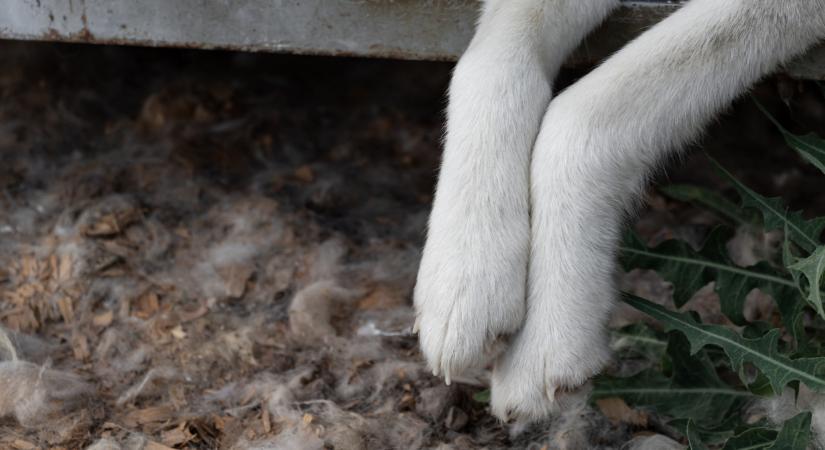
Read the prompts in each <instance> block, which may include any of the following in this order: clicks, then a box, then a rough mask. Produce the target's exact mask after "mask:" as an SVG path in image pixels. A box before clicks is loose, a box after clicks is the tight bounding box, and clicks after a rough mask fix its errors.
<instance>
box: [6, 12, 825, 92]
mask: <svg viewBox="0 0 825 450" xmlns="http://www.w3.org/2000/svg"><path fill="white" fill-rule="evenodd" d="M676 8H678V1H664V0H660V1H656V0H648V1H625V3H624V6H623V7H622V8H621V9H620V10H619V11H618V12H617V13H615V14H614V15H613V16H612V17H611V18H610V19H609V20H608V21H607V23H606V24H605V25H604V26H602V27H601V29H599V30H598V31H597V32H595V33H594V34H593V35H592V36H591V38H590V39H588V40H587V42H586V43H585V44H584V45H582V47H581V48H580V49H579V50H578V51H577V53H576V55H574V56H573V57H572V58H571V59H570V64H571V65H580V64H591V63H593V62H596V61H598V60H600V59H602V58H604V57H605V56H607V55H609V54H610V53H612V52H613V51H615V50H616V49H617V48H619V47H621V46H622V45H623V44H624V43H626V42H627V41H628V40H629V39H631V38H633V37H634V36H636V35H638V34H639V33H640V32H642V31H643V30H644V29H645V28H647V27H649V26H651V25H652V24H654V23H656V22H657V21H659V20H661V19H662V18H663V17H666V16H667V15H668V14H670V13H671V12H673V10H674V9H676ZM477 10H478V1H477V0H3V1H2V2H1V3H0V38H5V39H19V40H35V41H63V42H86V43H95V44H128V45H144V46H168V47H190V48H208V49H212V48H220V49H233V50H246V51H271V52H288V53H307V54H324V55H346V56H372V57H386V58H403V59H430V60H453V59H456V58H457V57H458V55H460V54H461V52H462V50H463V49H464V48H465V47H466V46H467V43H468V42H469V41H470V37H471V36H472V33H473V28H474V22H475V18H476V15H477ZM787 71H788V72H789V73H790V74H792V75H795V76H798V77H801V78H816V79H825V47H823V48H819V49H816V50H815V51H813V52H811V53H810V54H809V55H806V56H805V57H803V58H800V59H799V60H798V61H795V62H794V63H792V64H790V65H789V67H788V68H787Z"/></svg>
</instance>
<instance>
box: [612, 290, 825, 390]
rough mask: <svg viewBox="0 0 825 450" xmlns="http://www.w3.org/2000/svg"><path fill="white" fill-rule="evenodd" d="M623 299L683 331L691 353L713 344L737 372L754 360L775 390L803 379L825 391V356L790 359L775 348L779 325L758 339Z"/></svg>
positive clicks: (635, 299) (668, 326)
mask: <svg viewBox="0 0 825 450" xmlns="http://www.w3.org/2000/svg"><path fill="white" fill-rule="evenodd" d="M623 300H624V301H625V302H626V303H627V304H629V305H630V306H632V307H634V308H636V309H637V310H639V311H641V312H643V313H645V314H647V315H649V316H651V317H653V318H654V319H657V320H659V321H660V322H662V324H663V325H664V326H665V328H666V329H667V330H668V331H670V330H676V331H680V332H681V333H683V334H684V335H685V337H687V339H688V341H689V342H690V347H691V351H692V352H693V353H696V352H698V351H699V350H701V349H702V348H704V347H705V346H708V345H714V346H717V347H719V348H721V349H722V350H723V351H724V352H725V354H727V356H728V359H729V360H730V363H731V367H732V368H733V370H735V371H737V372H739V371H741V370H742V368H743V365H744V364H745V363H751V364H753V365H754V366H755V367H756V368H757V369H759V370H760V371H761V372H762V374H763V375H765V377H766V378H767V379H768V380H769V381H770V384H771V388H772V389H773V391H774V392H781V391H782V389H783V388H784V387H785V386H786V385H788V384H789V383H791V382H794V381H799V382H802V383H804V384H805V385H807V386H808V387H810V388H811V389H814V390H816V391H825V377H823V373H825V358H823V357H819V358H799V359H793V360H792V359H790V358H788V357H787V356H785V355H783V354H781V353H780V352H779V349H778V341H779V330H778V329H773V330H771V331H769V332H768V333H766V334H765V335H764V336H762V337H760V338H758V339H747V338H743V337H741V336H739V335H738V334H736V333H735V332H734V331H732V330H730V329H728V328H725V327H722V326H718V325H706V324H701V323H699V322H697V321H696V319H694V318H693V317H692V316H690V315H689V314H684V313H676V312H673V311H668V310H667V309H665V308H663V307H661V306H659V305H656V304H654V303H651V302H649V301H647V300H644V299H642V298H639V297H636V296H633V295H629V294H625V295H624V296H623Z"/></svg>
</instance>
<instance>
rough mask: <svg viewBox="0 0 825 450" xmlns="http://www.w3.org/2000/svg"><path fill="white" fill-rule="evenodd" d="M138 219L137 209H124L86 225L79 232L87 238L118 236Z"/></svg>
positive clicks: (138, 212)
mask: <svg viewBox="0 0 825 450" xmlns="http://www.w3.org/2000/svg"><path fill="white" fill-rule="evenodd" d="M139 218H140V211H138V210H137V209H126V210H122V211H116V212H113V213H109V214H106V215H104V216H102V217H100V218H99V219H98V220H97V222H95V223H92V224H89V225H87V226H86V227H85V228H84V229H83V230H81V232H82V233H83V234H84V235H86V236H89V237H109V236H114V235H117V234H120V233H121V232H122V231H123V229H124V228H126V227H128V226H129V225H131V224H133V223H135V222H136V221H137V220H138V219H139Z"/></svg>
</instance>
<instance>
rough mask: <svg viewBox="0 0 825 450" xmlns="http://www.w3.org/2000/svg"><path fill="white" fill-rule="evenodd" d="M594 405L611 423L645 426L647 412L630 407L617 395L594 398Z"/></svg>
mask: <svg viewBox="0 0 825 450" xmlns="http://www.w3.org/2000/svg"><path fill="white" fill-rule="evenodd" d="M596 405H597V406H598V407H599V410H601V412H602V414H604V415H605V417H607V418H608V419H610V421H611V422H613V423H626V424H630V425H637V426H641V427H646V426H647V414H645V413H644V412H641V411H637V410H635V409H633V408H631V407H630V406H628V405H627V403H625V401H624V400H622V399H621V398H619V397H610V398H602V399H599V400H596Z"/></svg>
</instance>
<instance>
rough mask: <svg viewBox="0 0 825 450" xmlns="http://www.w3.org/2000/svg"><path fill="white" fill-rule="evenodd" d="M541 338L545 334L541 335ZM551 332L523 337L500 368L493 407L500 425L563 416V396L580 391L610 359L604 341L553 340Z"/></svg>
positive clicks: (581, 337)
mask: <svg viewBox="0 0 825 450" xmlns="http://www.w3.org/2000/svg"><path fill="white" fill-rule="evenodd" d="M537 333H547V334H546V335H543V336H542V335H540V334H537ZM551 334H552V333H551V332H550V331H549V330H530V331H528V332H527V333H519V335H518V336H517V337H516V338H515V341H514V342H513V344H512V346H511V347H510V349H509V350H508V351H507V352H506V353H505V354H504V355H503V356H502V357H501V359H500V360H499V361H498V362H497V363H496V368H495V370H494V371H493V379H492V396H491V399H490V405H491V410H492V413H493V415H495V416H496V417H498V418H499V419H501V420H504V421H507V420H510V419H516V420H520V421H527V422H534V421H538V420H543V419H545V418H547V417H548V416H550V415H551V414H553V413H555V412H557V411H559V408H560V407H563V403H562V404H560V403H559V398H560V396H562V395H563V393H564V392H567V391H571V390H574V389H577V388H579V387H580V386H581V385H583V384H584V383H585V382H587V380H588V379H590V378H591V377H592V376H593V375H595V374H597V373H598V372H599V371H601V369H602V368H603V367H604V366H605V364H606V363H607V362H608V361H609V360H610V352H609V351H608V346H607V342H606V341H605V339H603V337H601V336H598V337H592V336H587V335H573V336H570V337H569V338H570V341H569V342H565V339H564V338H560V337H559V336H552V335H551Z"/></svg>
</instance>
